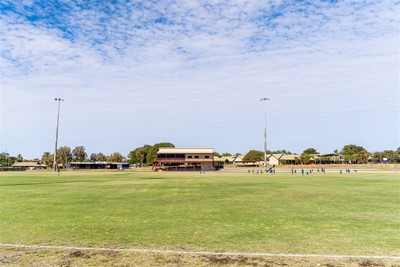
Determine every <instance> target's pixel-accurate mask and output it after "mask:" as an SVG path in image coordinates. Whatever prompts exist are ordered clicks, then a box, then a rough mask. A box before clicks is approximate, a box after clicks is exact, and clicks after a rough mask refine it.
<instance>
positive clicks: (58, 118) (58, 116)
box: [53, 98, 64, 171]
mask: <svg viewBox="0 0 400 267" xmlns="http://www.w3.org/2000/svg"><path fill="white" fill-rule="evenodd" d="M54 100H55V101H58V113H57V129H56V145H55V148H54V162H53V166H54V171H57V143H58V124H59V122H60V103H61V101H64V99H61V98H55V99H54Z"/></svg>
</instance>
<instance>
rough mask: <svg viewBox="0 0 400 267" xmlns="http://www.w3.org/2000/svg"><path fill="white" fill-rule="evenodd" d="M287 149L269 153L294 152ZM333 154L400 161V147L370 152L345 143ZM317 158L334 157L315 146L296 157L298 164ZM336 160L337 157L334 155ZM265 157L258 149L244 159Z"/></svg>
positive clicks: (354, 158) (351, 159)
mask: <svg viewBox="0 0 400 267" xmlns="http://www.w3.org/2000/svg"><path fill="white" fill-rule="evenodd" d="M285 152H286V151H285V150H278V151H269V150H267V154H269V155H270V154H287V155H288V154H292V153H291V152H287V153H285ZM332 154H336V155H338V157H339V156H340V161H341V162H345V163H368V162H373V163H384V162H387V163H389V162H390V163H400V147H399V148H397V150H384V151H377V152H368V151H367V150H366V149H365V148H363V147H362V146H357V145H354V144H349V145H345V146H344V147H343V148H342V149H341V150H340V151H339V150H338V149H335V150H334V151H333V153H332ZM313 158H314V159H315V158H317V159H318V160H320V161H323V162H330V161H332V157H330V156H325V157H321V156H320V153H319V152H318V151H317V150H316V149H315V148H307V149H306V150H304V151H303V152H302V153H301V154H300V155H298V156H296V157H295V158H294V160H295V163H296V164H309V163H310V162H311V161H312V159H313ZM333 158H334V160H336V158H335V157H333ZM263 159H264V152H263V151H258V150H250V151H249V152H248V153H247V154H246V155H245V156H244V157H243V160H244V161H262V160H263Z"/></svg>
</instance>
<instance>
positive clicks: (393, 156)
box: [383, 150, 398, 163]
mask: <svg viewBox="0 0 400 267" xmlns="http://www.w3.org/2000/svg"><path fill="white" fill-rule="evenodd" d="M383 155H384V157H385V158H387V159H388V160H389V161H390V162H392V163H393V162H396V160H397V157H398V154H397V152H396V151H393V150H384V151H383Z"/></svg>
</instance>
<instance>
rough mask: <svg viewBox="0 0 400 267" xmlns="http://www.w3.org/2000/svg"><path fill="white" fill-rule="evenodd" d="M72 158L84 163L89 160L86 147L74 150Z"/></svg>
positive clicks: (78, 147)
mask: <svg viewBox="0 0 400 267" xmlns="http://www.w3.org/2000/svg"><path fill="white" fill-rule="evenodd" d="M72 156H73V160H74V161H78V162H82V161H85V160H86V158H87V154H86V152H85V147H84V146H77V147H75V148H74V150H72Z"/></svg>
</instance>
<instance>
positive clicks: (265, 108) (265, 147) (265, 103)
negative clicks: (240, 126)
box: [260, 97, 269, 170]
mask: <svg viewBox="0 0 400 267" xmlns="http://www.w3.org/2000/svg"><path fill="white" fill-rule="evenodd" d="M267 100H268V101H269V98H266V97H263V98H261V99H260V101H264V168H265V170H266V169H267Z"/></svg>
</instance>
